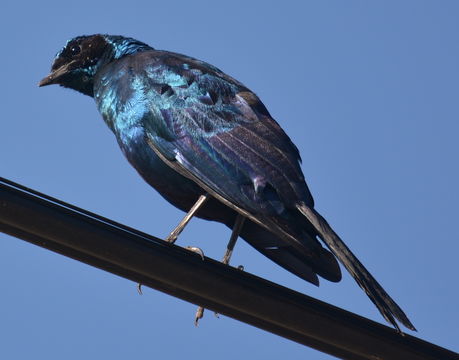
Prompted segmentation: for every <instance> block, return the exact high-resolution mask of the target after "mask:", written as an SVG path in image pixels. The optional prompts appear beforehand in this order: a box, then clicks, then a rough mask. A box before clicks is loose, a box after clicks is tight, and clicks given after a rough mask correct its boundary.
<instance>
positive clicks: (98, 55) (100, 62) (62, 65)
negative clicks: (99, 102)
mask: <svg viewBox="0 0 459 360" xmlns="http://www.w3.org/2000/svg"><path fill="white" fill-rule="evenodd" d="M151 49H152V48H151V47H149V46H148V45H146V44H144V43H142V42H140V41H137V40H134V39H131V38H125V37H122V36H113V35H101V34H96V35H89V36H78V37H75V38H73V39H71V40H69V41H68V42H67V44H66V45H65V46H64V47H63V49H62V50H61V51H59V52H58V53H57V55H56V57H55V58H54V62H53V65H52V67H51V73H50V74H49V75H48V76H46V77H45V78H44V79H42V80H41V81H40V82H39V84H38V86H46V85H51V84H59V85H61V86H64V87H68V88H71V89H74V90H77V91H79V92H81V93H83V94H85V95H89V96H93V92H94V91H93V87H94V76H95V75H96V73H97V71H98V70H99V69H100V68H101V67H102V66H104V65H106V64H108V63H109V62H111V61H113V60H116V59H119V58H121V57H123V56H125V55H129V54H133V53H136V52H138V51H142V50H151Z"/></svg>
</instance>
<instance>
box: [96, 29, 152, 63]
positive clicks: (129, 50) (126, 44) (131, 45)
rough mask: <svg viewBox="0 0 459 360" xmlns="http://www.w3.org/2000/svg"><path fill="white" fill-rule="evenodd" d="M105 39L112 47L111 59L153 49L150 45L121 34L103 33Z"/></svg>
mask: <svg viewBox="0 0 459 360" xmlns="http://www.w3.org/2000/svg"><path fill="white" fill-rule="evenodd" d="M104 38H105V41H107V43H108V44H109V45H110V47H111V48H112V53H111V54H110V57H111V59H114V60H116V59H120V58H122V57H123V56H126V55H132V54H135V53H138V52H141V51H147V50H154V49H153V48H152V47H151V46H149V45H147V44H145V43H143V42H141V41H138V40H135V39H132V38H126V37H123V36H113V35H105V36H104Z"/></svg>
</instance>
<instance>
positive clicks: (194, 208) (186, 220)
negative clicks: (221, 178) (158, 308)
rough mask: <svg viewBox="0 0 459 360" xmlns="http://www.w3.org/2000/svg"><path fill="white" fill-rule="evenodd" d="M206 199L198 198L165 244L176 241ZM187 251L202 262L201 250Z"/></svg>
mask: <svg viewBox="0 0 459 360" xmlns="http://www.w3.org/2000/svg"><path fill="white" fill-rule="evenodd" d="M208 198H209V194H204V195H201V196H200V197H199V199H198V201H196V202H195V203H194V205H193V206H192V207H191V209H190V211H188V214H186V215H185V216H184V218H183V219H182V221H180V223H179V224H178V225H177V226H176V227H175V229H174V230H172V231H171V233H170V234H169V236H168V237H167V238H166V241H167V242H170V243H171V244H173V243H174V242H175V241H176V240H177V238H178V236H179V235H180V233H181V232H182V231H183V229H184V228H185V226H186V225H187V224H188V223H189V222H190V220H191V218H192V217H193V216H194V215H195V214H196V212H197V211H198V210H199V209H200V208H201V206H202V205H204V203H205V202H206V200H207V199H208ZM188 249H189V250H191V251H194V252H196V253H198V254H200V255H201V257H202V258H203V260H204V254H203V252H202V250H201V249H199V248H196V247H191V246H188ZM137 292H138V293H139V295H142V284H140V283H138V284H137Z"/></svg>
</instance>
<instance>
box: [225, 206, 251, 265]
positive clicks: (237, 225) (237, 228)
mask: <svg viewBox="0 0 459 360" xmlns="http://www.w3.org/2000/svg"><path fill="white" fill-rule="evenodd" d="M244 222H245V217H244V216H242V215H241V214H237V217H236V221H235V222H234V226H233V231H232V233H231V237H230V239H229V241H228V245H227V246H226V252H225V255H224V256H223V259H222V263H223V264H225V265H228V264H229V261H230V259H231V255H232V254H233V249H234V246H235V245H236V241H237V238H238V237H239V234H240V233H241V229H242V226H244Z"/></svg>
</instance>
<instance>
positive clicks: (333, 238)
mask: <svg viewBox="0 0 459 360" xmlns="http://www.w3.org/2000/svg"><path fill="white" fill-rule="evenodd" d="M297 208H298V210H299V211H300V212H301V213H302V214H303V215H304V216H305V217H306V218H307V219H308V221H309V222H310V223H311V224H312V226H313V227H314V228H315V230H316V231H317V233H318V234H319V237H320V238H321V239H322V241H323V242H324V243H325V244H326V245H327V246H328V248H329V249H330V250H331V252H332V253H333V254H334V255H335V256H336V257H337V258H338V259H339V261H340V262H341V263H342V264H343V265H344V267H345V268H346V269H347V271H349V273H350V274H351V275H352V277H353V278H354V279H355V281H356V282H357V284H359V286H360V287H361V288H362V289H363V290H364V291H365V293H366V294H367V295H368V297H369V298H370V300H371V301H372V302H373V303H374V304H375V305H376V307H377V308H378V310H379V312H380V313H381V314H382V316H383V317H384V318H385V319H386V320H387V321H388V322H389V323H391V324H392V325H393V326H394V327H395V328H396V329H397V331H399V332H401V331H400V328H399V326H398V324H397V322H396V320H395V319H397V320H398V321H400V322H401V323H402V324H403V325H405V326H406V327H407V328H408V329H410V330H413V331H416V328H415V327H414V326H413V324H412V323H411V322H410V320H409V319H408V317H407V316H406V315H405V313H404V312H403V310H402V309H401V308H400V307H399V306H398V305H397V304H396V303H395V301H394V300H392V298H391V297H390V296H389V294H387V292H386V291H385V290H384V289H383V288H382V286H381V285H379V283H378V282H377V281H376V279H375V278H374V277H373V276H372V275H371V274H370V273H369V272H368V270H367V269H365V267H364V266H363V265H362V263H361V262H360V261H359V260H358V259H357V258H356V256H355V255H354V254H353V253H352V252H351V250H349V248H348V247H347V246H346V244H344V242H343V241H342V240H341V239H340V238H339V236H338V235H337V234H336V233H335V232H334V231H333V229H332V228H331V227H330V225H328V223H327V221H326V220H325V219H324V218H323V217H322V216H321V215H320V214H319V213H318V212H317V211H315V210H314V209H312V208H310V207H308V206H307V205H306V204H304V203H301V204H298V205H297Z"/></svg>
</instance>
